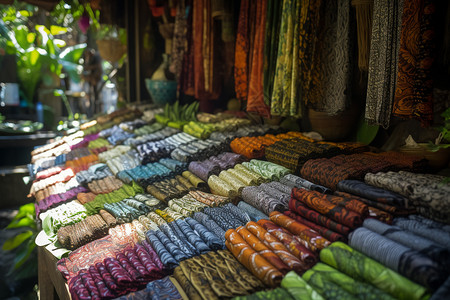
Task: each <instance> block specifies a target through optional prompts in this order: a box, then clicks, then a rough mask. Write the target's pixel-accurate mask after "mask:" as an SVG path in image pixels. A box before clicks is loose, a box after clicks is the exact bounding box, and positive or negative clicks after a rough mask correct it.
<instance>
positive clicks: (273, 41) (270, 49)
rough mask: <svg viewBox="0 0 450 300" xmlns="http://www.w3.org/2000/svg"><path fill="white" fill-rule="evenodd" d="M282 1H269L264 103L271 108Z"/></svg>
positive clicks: (265, 50) (265, 49) (265, 42)
mask: <svg viewBox="0 0 450 300" xmlns="http://www.w3.org/2000/svg"><path fill="white" fill-rule="evenodd" d="M282 4H283V2H282V1H279V0H267V12H266V25H265V26H266V29H265V31H264V70H263V72H264V74H263V89H264V102H265V103H266V105H269V106H270V103H271V100H272V91H273V80H274V77H275V68H276V59H275V57H276V56H277V55H278V39H279V33H280V22H281V9H282Z"/></svg>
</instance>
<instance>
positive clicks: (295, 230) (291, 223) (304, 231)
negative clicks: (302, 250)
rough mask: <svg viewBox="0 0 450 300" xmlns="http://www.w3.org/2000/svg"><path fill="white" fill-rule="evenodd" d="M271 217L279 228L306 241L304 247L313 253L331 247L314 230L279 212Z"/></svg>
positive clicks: (271, 214)
mask: <svg viewBox="0 0 450 300" xmlns="http://www.w3.org/2000/svg"><path fill="white" fill-rule="evenodd" d="M269 217H270V220H271V221H272V222H274V223H275V224H277V225H278V226H280V227H283V228H286V229H287V230H289V231H290V232H291V233H292V234H294V235H296V236H298V237H300V238H301V240H302V241H304V243H303V244H304V246H305V247H307V248H308V249H311V250H312V251H317V250H321V249H323V248H325V247H327V246H328V245H330V241H328V240H327V239H326V238H324V237H322V236H321V235H320V234H319V233H318V232H317V231H314V230H312V229H311V228H309V227H308V226H306V225H304V224H302V223H300V222H297V221H295V220H294V219H292V218H290V217H288V216H286V215H284V214H282V213H280V212H278V211H274V212H272V213H270V215H269Z"/></svg>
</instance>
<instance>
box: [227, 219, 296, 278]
mask: <svg viewBox="0 0 450 300" xmlns="http://www.w3.org/2000/svg"><path fill="white" fill-rule="evenodd" d="M236 231H237V232H238V233H239V234H240V235H241V237H242V238H243V239H244V240H245V241H246V242H247V243H248V244H249V245H250V247H252V249H253V250H255V251H256V252H258V253H259V254H260V255H262V257H264V258H265V259H266V260H267V261H268V262H269V263H271V264H272V265H273V266H274V267H275V268H277V269H278V271H280V272H281V273H283V275H286V273H287V272H289V271H290V269H289V267H288V266H287V265H286V264H285V263H284V262H283V261H282V260H281V259H280V258H279V257H278V256H277V255H276V254H275V253H274V252H273V251H272V250H271V249H270V248H269V247H267V246H266V245H264V243H263V242H262V241H261V240H260V239H259V238H258V237H257V236H255V235H254V234H253V233H251V232H250V231H248V229H247V228H245V227H243V226H240V227H238V228H236Z"/></svg>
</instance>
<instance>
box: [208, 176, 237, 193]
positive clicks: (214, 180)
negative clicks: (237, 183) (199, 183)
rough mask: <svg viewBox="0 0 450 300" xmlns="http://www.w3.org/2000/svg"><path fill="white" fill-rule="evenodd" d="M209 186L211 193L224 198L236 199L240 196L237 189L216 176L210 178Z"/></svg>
mask: <svg viewBox="0 0 450 300" xmlns="http://www.w3.org/2000/svg"><path fill="white" fill-rule="evenodd" d="M208 185H209V188H210V189H211V192H213V193H214V194H217V195H219V196H222V197H229V198H234V197H237V196H238V195H239V193H238V189H235V188H234V187H233V185H231V184H230V183H228V182H227V181H225V180H223V179H222V178H220V177H218V176H216V175H211V176H209V178H208Z"/></svg>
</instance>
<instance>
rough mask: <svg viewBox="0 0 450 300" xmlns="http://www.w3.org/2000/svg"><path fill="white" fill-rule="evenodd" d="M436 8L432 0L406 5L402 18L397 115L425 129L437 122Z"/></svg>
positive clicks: (395, 111)
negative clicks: (434, 75) (434, 67)
mask: <svg viewBox="0 0 450 300" xmlns="http://www.w3.org/2000/svg"><path fill="white" fill-rule="evenodd" d="M434 8H435V7H434V3H433V1H432V0H418V1H405V3H404V6H403V15H402V32H401V37H400V52H399V58H398V75H397V87H396V90H395V99H394V105H393V114H394V115H395V116H398V117H401V118H405V119H411V118H414V119H418V120H420V121H421V123H422V125H429V124H430V123H431V121H432V120H433V80H432V78H431V67H432V65H433V61H434V46H435V43H434V28H433V15H434Z"/></svg>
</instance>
